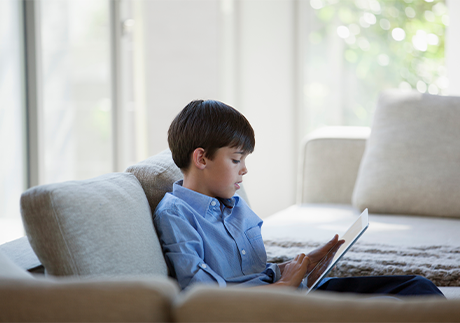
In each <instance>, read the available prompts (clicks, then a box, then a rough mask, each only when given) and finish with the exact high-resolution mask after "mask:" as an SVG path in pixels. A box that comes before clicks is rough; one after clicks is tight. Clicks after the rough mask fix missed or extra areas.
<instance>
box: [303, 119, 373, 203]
mask: <svg viewBox="0 0 460 323" xmlns="http://www.w3.org/2000/svg"><path fill="white" fill-rule="evenodd" d="M369 133H370V129H369V128H365V127H324V128H320V129H318V130H316V131H314V132H313V133H311V134H309V135H308V136H307V137H306V138H305V140H304V144H303V145H302V151H301V155H300V164H299V174H300V176H299V183H298V196H297V203H337V204H351V196H352V194H353V188H354V186H355V181H356V176H357V174H358V169H359V164H360V162H361V156H362V154H363V153H364V148H365V145H366V139H367V137H368V136H369Z"/></svg>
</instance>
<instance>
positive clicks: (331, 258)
mask: <svg viewBox="0 0 460 323" xmlns="http://www.w3.org/2000/svg"><path fill="white" fill-rule="evenodd" d="M368 226H369V218H368V211H367V209H365V210H364V212H363V213H361V215H360V216H359V218H358V219H357V220H356V221H355V223H353V224H352V225H351V227H350V228H349V229H348V230H347V232H345V234H344V235H343V236H342V237H340V238H339V240H342V239H343V240H345V242H344V244H343V245H342V246H340V248H339V250H337V252H336V253H335V254H333V253H332V252H329V253H328V254H327V255H326V256H324V258H323V259H321V261H320V262H319V263H318V264H317V265H316V267H315V268H314V269H313V270H312V271H311V272H310V273H309V274H308V275H307V276H306V277H305V278H304V280H303V284H304V286H307V293H309V292H310V291H311V290H313V289H315V288H316V286H317V285H318V283H319V282H320V281H321V280H322V279H323V278H324V277H325V276H326V275H327V274H328V273H329V272H330V271H331V269H332V268H334V266H335V265H336V264H337V262H338V261H339V260H340V259H341V258H342V256H343V255H344V254H345V253H346V252H347V251H348V250H349V249H350V248H351V246H352V245H353V244H354V243H355V242H356V241H357V240H358V238H359V237H360V236H361V235H362V234H363V233H364V231H366V229H367V228H368ZM332 249H334V248H331V250H332ZM318 276H319V277H318ZM313 277H318V278H317V279H312V278H313ZM309 278H310V279H309ZM309 280H310V281H309ZM312 280H314V281H312Z"/></svg>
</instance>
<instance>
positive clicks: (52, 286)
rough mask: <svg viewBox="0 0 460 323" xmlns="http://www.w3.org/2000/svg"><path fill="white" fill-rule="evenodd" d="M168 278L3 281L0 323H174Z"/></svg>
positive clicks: (0, 283)
mask: <svg viewBox="0 0 460 323" xmlns="http://www.w3.org/2000/svg"><path fill="white" fill-rule="evenodd" d="M178 290H179V288H178V286H177V284H175V282H174V281H172V280H170V279H168V278H166V277H138V278H129V277H117V278H103V279H102V278H100V279H88V280H87V279H84V280H83V279H75V278H67V277H66V278H60V279H54V280H50V279H36V280H32V281H30V280H27V281H25V280H0V321H2V322H171V303H172V301H173V299H174V298H175V297H176V296H177V294H178Z"/></svg>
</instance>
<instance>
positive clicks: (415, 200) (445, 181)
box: [353, 90, 460, 217]
mask: <svg viewBox="0 0 460 323" xmlns="http://www.w3.org/2000/svg"><path fill="white" fill-rule="evenodd" d="M459 138H460V97H448V96H435V95H428V94H420V93H418V92H401V91H395V90H392V91H386V92H383V93H382V94H381V96H380V98H379V101H378V106H377V109H376V112H375V116H374V121H373V125H372V132H371V135H370V137H369V140H368V142H367V146H366V149H365V152H364V156H363V159H362V162H361V165H360V170H359V172H358V177H357V180H356V185H355V188H354V192H353V205H354V206H356V207H358V208H360V209H361V210H362V209H364V208H366V207H367V208H369V211H370V212H372V213H387V214H413V215H427V216H449V217H460V198H459V187H460V144H459Z"/></svg>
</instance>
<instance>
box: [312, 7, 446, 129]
mask: <svg viewBox="0 0 460 323" xmlns="http://www.w3.org/2000/svg"><path fill="white" fill-rule="evenodd" d="M310 6H311V7H312V10H313V11H314V14H313V15H312V20H313V21H312V25H313V26H315V27H314V28H312V30H311V31H310V32H309V35H308V37H309V39H308V41H309V46H310V50H311V53H312V54H310V58H309V62H308V64H309V66H310V67H309V68H310V70H309V73H310V74H309V77H308V78H309V81H310V82H311V81H312V80H314V79H315V76H318V75H319V74H321V73H323V72H322V71H325V69H327V68H331V67H330V66H328V63H330V62H327V59H326V58H325V57H323V56H326V57H327V55H322V53H325V52H327V51H329V52H330V51H331V39H334V38H335V40H334V41H339V42H341V43H339V44H340V46H339V47H338V48H339V51H340V52H341V53H337V55H341V57H340V58H339V59H340V60H342V62H341V63H340V66H341V68H342V69H343V70H342V71H341V72H340V73H338V74H340V75H339V76H338V77H340V78H341V81H340V84H341V87H343V88H342V89H341V91H342V92H344V94H342V100H341V101H340V102H341V104H342V107H341V111H342V113H343V117H342V122H343V124H345V125H370V123H371V115H372V111H373V109H374V107H375V104H376V101H377V97H378V93H379V92H380V91H381V90H383V89H387V88H398V87H399V88H401V89H403V90H405V89H416V90H418V91H419V92H422V93H430V94H443V93H444V91H445V89H446V88H447V86H448V80H447V78H446V76H445V75H446V70H445V67H444V36H445V32H446V26H448V24H449V16H448V11H447V7H446V4H445V1H444V0H380V1H378V0H340V1H338V0H310ZM334 46H335V47H334V48H337V45H334ZM328 59H329V60H330V57H329V58H328ZM322 69H323V70H322ZM319 79H320V77H319ZM320 82H321V81H320ZM307 92H308V91H307ZM311 92H314V91H310V93H311ZM337 93H338V91H337V89H332V93H329V94H330V95H332V94H337ZM307 97H308V93H307ZM313 97H314V94H313V95H311V97H310V98H309V99H308V98H307V100H310V101H309V104H310V105H312V106H314V105H315V104H319V103H320V102H319V101H318V100H316V101H315V99H314V98H313ZM323 103H324V102H323ZM317 108H318V107H317ZM322 109H323V110H324V112H323V113H327V112H326V110H327V107H324V106H323V107H322ZM320 119H321V118H320ZM323 119H324V118H323Z"/></svg>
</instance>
